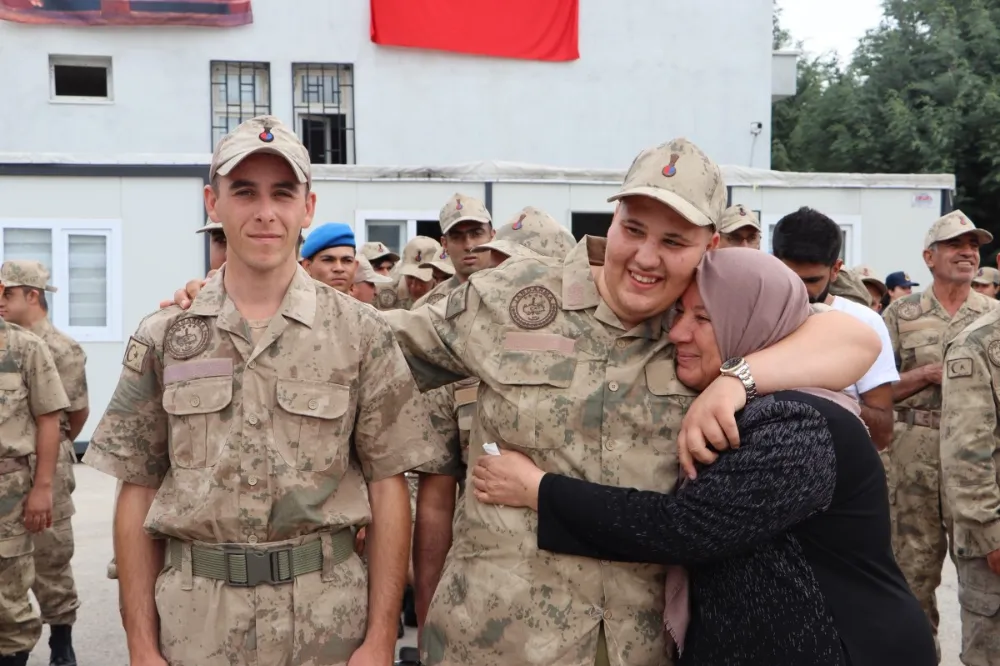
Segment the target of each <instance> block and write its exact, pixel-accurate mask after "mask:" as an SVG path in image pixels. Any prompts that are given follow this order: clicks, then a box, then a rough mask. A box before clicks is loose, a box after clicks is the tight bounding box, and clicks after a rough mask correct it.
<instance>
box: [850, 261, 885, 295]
mask: <svg viewBox="0 0 1000 666" xmlns="http://www.w3.org/2000/svg"><path fill="white" fill-rule="evenodd" d="M851 271H853V272H854V274H855V275H857V276H858V277H859V278H861V281H862V282H864V283H865V284H873V285H875V286H876V287H877V288H878V290H879V291H880V292H882V295H883V296H884V295H885V294H886V293H887V292H888V291H889V289H888V288H887V287H886V286H885V282H883V281H882V278H880V277H879V276H878V273H876V272H875V271H874V270H873V269H872V268H871V266H855V267H854V268H852V269H851Z"/></svg>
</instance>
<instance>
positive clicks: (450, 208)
mask: <svg viewBox="0 0 1000 666" xmlns="http://www.w3.org/2000/svg"><path fill="white" fill-rule="evenodd" d="M438 222H440V223H441V233H442V234H446V233H448V230H449V229H451V228H452V227H453V226H455V225H456V224H458V223H459V222H479V223H481V224H492V223H493V218H492V217H490V211H488V210H486V204H484V203H483V202H482V201H480V200H479V199H477V198H475V197H470V196H466V195H464V194H458V193H455V194H453V195H451V198H450V199H448V202H447V203H445V205H444V206H442V207H441V212H440V213H439V214H438Z"/></svg>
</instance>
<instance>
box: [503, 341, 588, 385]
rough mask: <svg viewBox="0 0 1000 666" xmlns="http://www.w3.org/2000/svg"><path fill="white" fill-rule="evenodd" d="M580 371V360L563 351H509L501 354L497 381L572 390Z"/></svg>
mask: <svg viewBox="0 0 1000 666" xmlns="http://www.w3.org/2000/svg"><path fill="white" fill-rule="evenodd" d="M575 372H576V357H575V356H573V355H572V354H566V353H563V352H560V351H554V350H553V351H525V350H513V349H508V350H505V351H504V352H503V353H501V354H500V367H499V368H498V369H497V374H496V378H497V381H498V382H500V383H501V384H509V385H513V386H541V385H548V386H555V387H557V388H569V386H570V384H572V383H573V373H575Z"/></svg>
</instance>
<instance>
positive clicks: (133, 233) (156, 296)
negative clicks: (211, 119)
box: [0, 177, 205, 440]
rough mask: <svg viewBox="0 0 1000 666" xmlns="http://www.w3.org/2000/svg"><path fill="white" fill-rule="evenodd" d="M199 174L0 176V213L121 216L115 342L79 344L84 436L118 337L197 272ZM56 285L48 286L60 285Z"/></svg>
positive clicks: (102, 402)
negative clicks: (83, 368) (85, 402)
mask: <svg viewBox="0 0 1000 666" xmlns="http://www.w3.org/2000/svg"><path fill="white" fill-rule="evenodd" d="M201 190H202V181H201V179H200V178H189V179H182V178H164V179H147V178H76V177H74V178H60V177H45V178H36V177H4V178H0V201H3V214H2V216H3V217H4V218H21V219H63V220H86V219H100V220H121V222H122V249H123V252H122V253H121V256H120V257H113V258H112V259H117V260H119V261H120V262H121V265H120V266H121V273H120V274H121V275H122V276H123V278H124V279H123V280H122V284H121V289H122V296H123V298H122V304H123V307H122V317H121V321H122V331H121V341H119V342H95V343H83V348H84V350H85V351H86V353H87V382H88V385H89V389H90V410H91V416H90V419H89V420H88V422H87V425H86V426H85V427H84V429H83V432H82V433H81V434H80V437H79V439H80V440H87V439H89V438H90V436H91V433H93V430H94V428H95V427H96V426H97V422H98V421H99V420H100V418H101V415H102V414H103V413H104V409H105V408H106V407H107V404H108V401H109V400H110V398H111V394H112V392H113V391H114V388H115V385H116V384H117V383H118V375H119V373H120V370H121V360H122V356H123V354H124V352H125V341H127V340H128V337H129V335H131V333H132V332H133V331H135V329H136V327H137V326H138V325H139V322H140V321H141V319H142V318H143V317H145V316H146V315H147V314H149V313H150V312H152V311H153V310H155V309H156V308H157V305H158V304H159V301H160V300H161V299H163V298H166V297H169V296H170V295H171V294H173V293H174V291H175V290H176V289H177V288H178V287H180V286H183V285H184V283H186V282H187V281H188V280H189V279H191V278H192V277H196V276H198V275H203V274H204V272H205V255H204V240H203V239H204V236H203V235H201V234H195V233H194V231H195V229H197V228H198V226H200V225H201V224H203V221H204V206H203V204H202V198H201V196H202V195H201ZM60 286H63V285H56V287H60Z"/></svg>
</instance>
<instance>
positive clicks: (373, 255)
mask: <svg viewBox="0 0 1000 666" xmlns="http://www.w3.org/2000/svg"><path fill="white" fill-rule="evenodd" d="M361 254H363V255H364V257H365V258H366V259H367V260H368V261H378V260H380V259H391V260H392V261H399V255H398V254H396V253H395V252H393V251H392V250H390V249H389V248H388V246H386V245H385V243H373V242H368V243H365V244H364V245H362V246H361Z"/></svg>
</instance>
